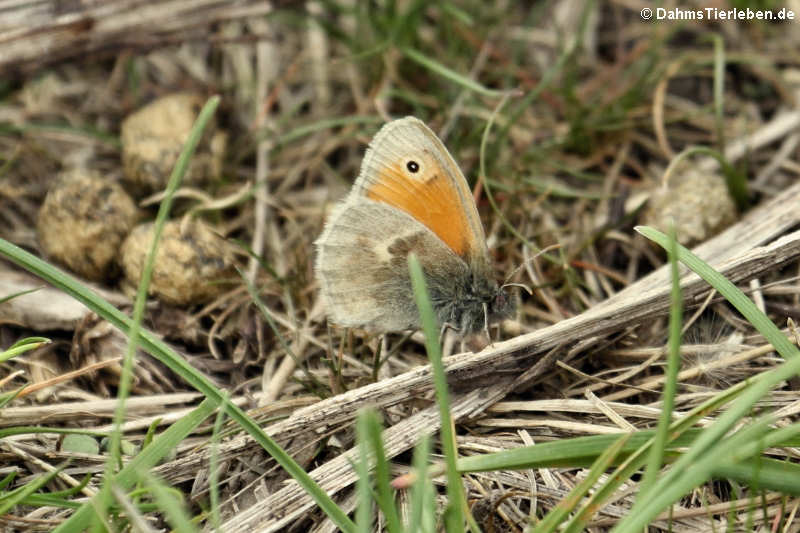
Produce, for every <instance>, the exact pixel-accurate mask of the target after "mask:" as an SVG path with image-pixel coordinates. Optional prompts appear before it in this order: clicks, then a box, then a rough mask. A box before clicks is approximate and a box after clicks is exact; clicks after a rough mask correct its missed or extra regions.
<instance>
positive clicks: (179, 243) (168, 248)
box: [120, 220, 236, 305]
mask: <svg viewBox="0 0 800 533" xmlns="http://www.w3.org/2000/svg"><path fill="white" fill-rule="evenodd" d="M181 226H182V225H181V221H178V220H173V221H170V222H167V223H166V224H165V225H164V230H163V232H162V234H161V240H160V241H159V246H158V252H157V253H156V259H155V264H154V266H153V277H152V280H151V283H150V294H151V295H153V296H155V297H156V298H158V299H160V300H162V301H164V302H167V303H170V304H175V305H191V304H198V303H204V302H207V301H209V300H211V299H213V298H214V297H216V296H218V295H219V294H221V293H222V292H224V291H225V290H226V288H228V287H229V286H230V285H228V284H226V283H224V282H225V281H230V280H231V279H232V278H233V277H234V276H235V275H236V272H235V270H234V268H233V257H232V254H231V248H230V246H229V245H228V243H227V242H226V241H225V240H224V239H222V238H221V237H219V236H218V235H217V234H215V233H214V232H213V231H211V230H210V229H209V228H208V227H207V226H206V225H205V224H203V223H202V222H199V221H190V222H189V223H187V224H185V225H184V227H183V229H182V227H181ZM153 228H154V226H153V223H152V222H149V223H146V224H142V225H140V226H137V227H136V228H135V229H134V230H133V231H132V232H131V234H130V235H129V236H128V238H127V239H126V240H125V243H124V244H123V245H122V254H121V261H120V262H121V264H122V269H123V270H124V272H125V277H126V281H125V285H124V288H125V289H127V290H135V287H136V286H138V283H139V279H140V278H141V275H142V269H143V266H144V260H145V257H146V256H147V252H148V250H149V249H150V243H151V242H152V240H153ZM220 282H223V283H220Z"/></svg>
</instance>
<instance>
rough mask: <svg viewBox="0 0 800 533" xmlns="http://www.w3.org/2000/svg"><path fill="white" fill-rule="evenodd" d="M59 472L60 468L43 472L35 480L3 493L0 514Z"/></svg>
mask: <svg viewBox="0 0 800 533" xmlns="http://www.w3.org/2000/svg"><path fill="white" fill-rule="evenodd" d="M59 472H61V468H58V469H56V470H53V471H52V472H48V473H46V474H43V475H41V476H39V477H38V478H36V479H35V480H33V481H30V482H28V483H26V484H25V485H23V486H22V487H20V488H18V489H15V490H13V491H11V492H10V493H9V494H7V495H4V496H3V499H2V500H0V516H2V515H4V514H6V513H7V512H8V511H9V510H11V508H13V507H14V506H15V505H18V504H20V503H22V502H23V501H25V500H26V499H27V498H28V497H29V496H32V495H33V493H34V492H36V491H37V490H39V489H40V488H42V487H44V486H45V485H46V484H48V483H50V481H51V480H52V479H53V478H54V477H56V476H57V475H58V473H59Z"/></svg>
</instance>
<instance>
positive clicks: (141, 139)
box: [121, 93, 227, 197]
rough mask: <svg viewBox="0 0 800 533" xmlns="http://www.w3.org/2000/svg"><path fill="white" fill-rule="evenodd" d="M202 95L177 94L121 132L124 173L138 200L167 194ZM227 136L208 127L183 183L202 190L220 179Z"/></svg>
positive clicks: (139, 115)
mask: <svg viewBox="0 0 800 533" xmlns="http://www.w3.org/2000/svg"><path fill="white" fill-rule="evenodd" d="M204 102H205V98H204V97H203V96H201V95H199V94H193V93H176V94H171V95H168V96H164V97H162V98H159V99H157V100H154V101H153V102H151V103H150V104H148V105H146V106H144V107H142V108H141V109H139V110H138V111H136V112H134V113H132V114H131V115H129V116H128V117H127V118H126V119H125V120H124V121H123V122H122V128H121V140H122V167H123V172H124V174H125V181H126V184H127V185H128V186H129V189H130V190H131V191H132V192H133V194H134V195H136V196H137V197H141V196H145V195H148V194H152V193H154V192H158V191H162V190H163V189H164V188H165V187H166V185H167V182H168V181H169V176H170V174H171V173H172V169H173V167H174V166H175V163H176V162H177V160H178V156H179V155H180V153H181V150H183V145H184V144H185V143H186V140H187V139H188V138H189V132H190V131H191V129H192V126H193V125H194V122H195V120H196V119H197V115H198V114H199V113H200V110H201V109H202V107H203V103H204ZM226 145H227V135H226V134H225V133H224V132H222V131H217V130H216V127H215V125H214V121H213V120H211V121H209V124H208V125H207V126H206V130H205V132H204V134H203V139H202V140H201V141H200V144H199V145H198V146H197V150H196V151H195V153H194V155H193V156H192V159H191V161H190V163H189V168H188V169H187V172H186V175H185V176H184V178H183V183H184V184H186V185H198V184H202V183H204V182H207V181H208V180H211V179H215V178H218V177H219V176H220V174H221V173H222V161H223V156H224V153H225V148H226Z"/></svg>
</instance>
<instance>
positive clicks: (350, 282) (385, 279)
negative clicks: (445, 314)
mask: <svg viewBox="0 0 800 533" xmlns="http://www.w3.org/2000/svg"><path fill="white" fill-rule="evenodd" d="M316 245H317V260H316V271H317V278H318V279H319V281H320V284H321V289H322V297H323V300H324V303H325V306H326V308H327V311H328V316H329V317H330V318H331V321H332V322H333V323H335V324H338V325H340V326H346V327H361V328H364V329H367V330H371V331H401V330H405V329H415V328H418V327H419V314H418V312H417V306H416V303H415V302H414V296H413V293H412V289H411V279H410V277H409V274H408V263H407V256H408V253H409V252H416V254H417V255H418V256H419V257H420V260H421V262H423V268H424V267H425V264H428V265H429V266H433V265H435V267H433V268H434V270H445V271H447V270H448V269H450V270H451V271H453V270H452V269H455V270H454V271H456V272H457V271H459V270H460V269H462V268H464V267H465V266H466V265H465V264H464V263H463V261H461V259H460V258H458V256H456V255H455V254H454V253H453V252H452V251H451V250H450V249H449V248H448V247H447V246H446V245H445V244H444V243H443V242H442V241H441V240H440V239H439V238H438V237H437V236H436V235H435V234H434V233H433V232H431V231H430V230H429V229H427V228H426V227H425V226H424V225H422V224H420V223H419V222H417V221H416V220H414V219H413V218H412V217H410V216H409V215H407V214H406V213H404V212H402V211H399V210H398V209H394V208H392V207H390V206H387V205H385V204H381V203H378V202H373V201H371V200H368V199H365V198H362V199H359V200H358V201H355V202H353V201H350V202H347V203H344V204H340V205H338V206H337V207H336V209H335V211H334V213H333V214H332V215H331V217H330V219H329V221H328V223H327V224H326V226H325V230H324V231H323V232H322V235H321V236H320V238H319V239H318V240H317V242H316Z"/></svg>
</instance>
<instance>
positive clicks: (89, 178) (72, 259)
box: [37, 169, 139, 281]
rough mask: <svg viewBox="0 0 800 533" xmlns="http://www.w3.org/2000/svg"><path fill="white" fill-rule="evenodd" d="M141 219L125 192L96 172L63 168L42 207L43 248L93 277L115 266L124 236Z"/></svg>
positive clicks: (104, 274)
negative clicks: (66, 170)
mask: <svg viewBox="0 0 800 533" xmlns="http://www.w3.org/2000/svg"><path fill="white" fill-rule="evenodd" d="M138 218H139V210H138V209H137V207H136V205H135V204H134V203H133V200H132V199H131V197H130V196H129V195H128V193H127V192H125V190H124V189H123V188H122V187H121V186H120V185H119V184H117V183H115V182H113V181H110V180H108V179H106V178H104V177H103V176H101V175H100V174H99V173H97V172H93V171H89V170H82V169H81V170H72V171H69V172H65V173H64V174H62V175H61V176H59V178H58V179H57V180H55V182H54V183H53V184H52V186H51V187H50V190H49V191H48V193H47V196H46V197H45V200H44V203H43V204H42V207H41V209H40V210H39V217H38V221H37V233H38V237H39V244H40V246H41V247H42V251H43V252H44V253H45V255H47V256H48V257H50V258H52V259H54V260H56V261H57V262H59V263H61V264H63V265H66V266H67V267H68V268H69V269H70V270H72V271H73V272H75V273H77V274H80V275H81V276H83V277H85V278H88V279H90V280H94V281H100V280H103V279H105V278H106V277H107V276H108V275H109V274H110V273H111V270H112V269H113V267H114V264H115V263H114V260H115V259H116V257H117V256H118V254H119V248H120V245H121V244H122V241H123V239H125V237H126V235H128V233H129V232H130V230H131V229H132V228H133V226H134V224H136V222H137V220H138Z"/></svg>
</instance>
